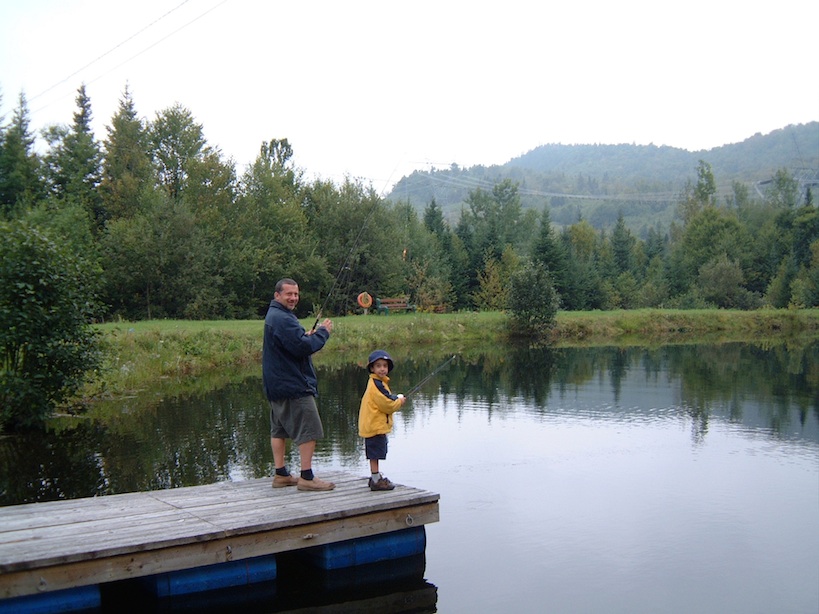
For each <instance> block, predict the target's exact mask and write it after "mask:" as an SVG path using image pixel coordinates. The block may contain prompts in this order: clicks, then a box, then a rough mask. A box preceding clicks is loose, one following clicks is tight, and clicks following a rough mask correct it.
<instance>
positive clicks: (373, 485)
mask: <svg viewBox="0 0 819 614" xmlns="http://www.w3.org/2000/svg"><path fill="white" fill-rule="evenodd" d="M369 486H370V490H392V489H393V488H395V484H393V483H392V482H390V481H389V480H388V479H387V478H385V477H381V479H379V480H378V481H377V482H373V479H372V478H370V482H369Z"/></svg>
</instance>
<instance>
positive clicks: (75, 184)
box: [45, 85, 105, 227]
mask: <svg viewBox="0 0 819 614" xmlns="http://www.w3.org/2000/svg"><path fill="white" fill-rule="evenodd" d="M76 102H77V111H76V112H75V113H74V122H73V123H72V124H71V126H70V127H65V126H52V127H50V128H49V129H48V130H46V133H45V136H46V139H47V140H48V142H49V145H50V147H51V150H50V151H49V153H48V154H47V155H46V157H45V162H46V175H47V179H48V184H49V188H50V191H51V194H52V196H54V197H55V198H56V199H57V201H60V202H62V203H67V202H71V203H76V204H78V205H80V206H82V207H83V208H85V209H86V210H87V211H88V212H89V213H90V214H91V215H92V216H93V218H94V220H95V221H96V223H97V226H98V227H101V226H102V224H103V223H104V221H105V219H104V218H105V216H104V212H103V209H102V199H101V198H100V193H99V190H98V189H97V188H98V186H99V183H100V176H101V168H100V165H101V161H102V154H101V152H100V147H99V144H98V143H97V141H96V139H95V138H94V132H93V130H92V128H91V119H92V115H91V100H90V99H89V98H88V95H87V94H86V91H85V85H82V86H81V87H80V88H79V90H77V98H76Z"/></svg>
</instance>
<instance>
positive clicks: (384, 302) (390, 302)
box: [375, 296, 415, 315]
mask: <svg viewBox="0 0 819 614" xmlns="http://www.w3.org/2000/svg"><path fill="white" fill-rule="evenodd" d="M390 311H415V305H413V304H412V303H410V302H409V299H408V297H406V296H397V297H394V298H376V299H375V313H376V314H378V315H381V314H382V313H383V314H384V315H390Z"/></svg>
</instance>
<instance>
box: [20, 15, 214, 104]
mask: <svg viewBox="0 0 819 614" xmlns="http://www.w3.org/2000/svg"><path fill="white" fill-rule="evenodd" d="M189 1H190V0H184V2H182V3H181V4H179V5H178V6H176V7H175V8H173V9H171V10H170V11H168V12H167V13H165V14H164V15H162V16H161V17H159V18H158V19H155V20H154V21H153V22H151V23H150V24H148V25H147V26H145V27H144V28H142V29H141V30H140V31H139V32H137V33H136V34H133V35H132V36H130V37H129V38H127V39H126V40H124V41H122V42H121V43H119V44H118V45H116V46H115V47H113V48H112V49H110V50H109V51H106V52H105V53H104V54H102V55H101V56H99V57H98V58H97V59H96V60H93V61H92V62H89V63H88V64H86V65H85V66H83V67H82V68H80V69H79V70H77V71H75V72H74V73H72V74H70V75H69V76H68V77H66V78H65V79H63V80H62V81H60V82H59V83H55V84H54V85H52V86H51V87H49V88H48V89H47V90H45V91H43V92H40V93H39V94H37V96H35V97H34V98H38V97H39V96H42V95H43V94H45V93H46V92H48V91H50V90H52V89H54V88H55V87H57V86H58V85H60V84H62V83H65V82H66V81H68V80H69V79H70V78H71V77H73V76H75V75H77V74H78V73H80V72H81V71H83V70H85V69H86V68H88V67H89V66H91V65H92V64H95V63H96V62H97V61H99V60H101V59H102V58H104V57H105V56H107V55H108V54H110V53H111V52H113V51H114V50H115V49H117V48H119V47H121V46H122V45H124V44H125V43H127V42H128V41H130V40H131V39H133V38H134V37H136V36H138V35H139V34H141V33H142V32H144V31H145V30H147V29H148V28H150V27H151V26H153V25H154V24H156V23H157V22H159V21H161V20H162V19H164V18H165V17H167V16H168V15H170V14H171V13H173V12H174V11H175V10H177V9H179V8H180V7H182V6H183V5H184V4H187V3H188V2H189ZM227 1H228V0H222V2H220V3H219V4H217V5H215V6H213V7H211V8H209V9H208V10H206V11H205V12H204V13H201V14H199V15H197V16H196V17H194V18H193V19H191V20H190V21H189V22H187V23H185V24H184V25H182V26H180V27H178V28H177V29H176V30H174V31H173V32H171V33H169V34H167V35H166V36H163V37H162V38H160V39H159V40H157V41H156V42H154V43H153V44H151V45H148V46H147V47H145V48H144V49H142V50H141V51H139V52H138V53H135V54H134V55H132V56H131V57H130V58H128V59H127V60H124V61H122V62H120V63H119V64H117V65H116V66H114V67H112V68H111V69H110V70H107V71H106V72H104V73H102V74H100V75H97V76H96V77H94V78H93V79H91V80H89V81H86V82H85V83H86V85H88V84H91V83H94V82H95V81H98V80H100V79H102V78H103V77H104V76H106V75H108V74H110V73H112V72H113V71H115V70H116V69H118V68H120V67H121V66H124V65H125V64H127V63H128V62H130V61H131V60H133V59H135V58H137V57H139V56H140V55H142V54H143V53H145V52H147V51H149V50H150V49H153V48H154V47H156V46H157V45H158V44H160V43H162V42H164V41H166V40H168V39H169V38H170V37H171V36H173V35H174V34H177V33H178V32H180V31H181V30H184V29H185V28H187V27H188V26H189V25H191V24H192V23H194V22H196V21H198V20H200V19H201V18H202V17H204V16H205V15H207V14H208V13H210V12H212V11H214V10H216V9H217V8H219V7H220V6H222V5H223V4H225V3H226V2H227ZM32 100H33V99H32ZM50 104H51V103H50V102H49V103H46V104H44V105H43V106H41V107H39V108H37V109H34V111H33V112H36V111H41V110H42V109H44V108H46V107H47V106H49V105H50Z"/></svg>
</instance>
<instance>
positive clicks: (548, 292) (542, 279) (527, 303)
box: [509, 263, 560, 338]
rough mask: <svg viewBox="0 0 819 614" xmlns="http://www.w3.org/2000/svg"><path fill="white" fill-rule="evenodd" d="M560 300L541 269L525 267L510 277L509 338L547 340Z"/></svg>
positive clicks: (543, 269)
mask: <svg viewBox="0 0 819 614" xmlns="http://www.w3.org/2000/svg"><path fill="white" fill-rule="evenodd" d="M559 305H560V297H559V296H558V294H557V291H556V290H555V287H554V284H553V282H552V278H551V275H550V274H549V271H547V270H546V269H545V268H544V267H543V266H542V265H539V264H532V263H529V264H526V265H524V266H523V267H521V268H520V269H518V270H517V271H516V272H515V273H514V274H513V275H512V283H511V288H510V291H509V311H510V313H511V326H512V334H515V335H521V336H524V335H526V336H534V337H538V338H543V337H546V336H547V335H548V334H549V333H550V332H551V331H552V329H553V328H554V326H555V322H556V319H557V310H558V307H559Z"/></svg>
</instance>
